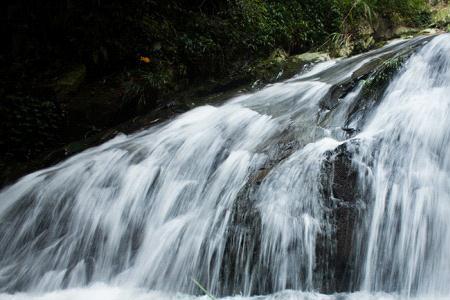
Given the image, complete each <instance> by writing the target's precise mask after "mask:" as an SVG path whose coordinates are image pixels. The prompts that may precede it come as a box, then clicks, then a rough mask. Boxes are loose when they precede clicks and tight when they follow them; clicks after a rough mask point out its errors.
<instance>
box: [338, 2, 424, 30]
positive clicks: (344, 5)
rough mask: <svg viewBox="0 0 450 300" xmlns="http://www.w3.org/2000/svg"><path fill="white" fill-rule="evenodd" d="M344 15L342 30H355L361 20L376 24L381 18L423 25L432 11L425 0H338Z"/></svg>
mask: <svg viewBox="0 0 450 300" xmlns="http://www.w3.org/2000/svg"><path fill="white" fill-rule="evenodd" d="M335 3H336V5H337V6H338V7H339V11H340V12H341V17H342V21H343V22H342V26H341V30H342V31H343V32H348V31H355V30H356V29H357V26H358V25H359V24H361V22H368V23H369V24H371V25H372V26H374V27H375V26H376V25H377V23H378V22H379V20H380V19H384V20H388V21H390V22H391V23H405V25H410V26H423V25H427V24H429V23H430V20H431V13H430V10H429V7H428V5H427V2H426V1H425V0H356V1H354V0H336V1H335Z"/></svg>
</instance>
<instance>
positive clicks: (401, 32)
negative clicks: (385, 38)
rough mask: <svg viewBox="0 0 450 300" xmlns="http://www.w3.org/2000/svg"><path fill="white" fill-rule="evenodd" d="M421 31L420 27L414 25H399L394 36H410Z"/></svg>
mask: <svg viewBox="0 0 450 300" xmlns="http://www.w3.org/2000/svg"><path fill="white" fill-rule="evenodd" d="M419 31H420V30H419V29H417V28H413V27H406V26H398V27H397V28H395V29H394V36H395V37H409V36H414V35H416V34H418V33H419Z"/></svg>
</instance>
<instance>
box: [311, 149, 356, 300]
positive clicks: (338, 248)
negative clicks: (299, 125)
mask: <svg viewBox="0 0 450 300" xmlns="http://www.w3.org/2000/svg"><path fill="white" fill-rule="evenodd" d="M357 147H358V143H357V141H350V142H348V143H345V144H342V145H341V146H339V147H338V148H336V149H335V150H334V151H330V152H329V153H328V154H327V158H326V160H325V161H324V163H323V173H322V174H323V176H322V178H321V182H322V186H323V194H324V198H325V203H326V205H327V207H328V208H329V209H330V210H331V215H330V217H331V220H332V222H333V224H334V228H335V230H334V233H333V237H332V240H334V242H335V247H334V252H333V253H332V255H331V257H328V259H329V262H328V263H331V264H333V268H332V269H333V271H334V278H333V285H331V286H330V287H331V291H337V292H344V291H350V290H351V289H352V286H350V283H351V282H352V278H353V276H355V274H354V273H355V269H356V266H355V259H354V256H355V253H353V249H354V248H355V247H354V235H355V227H356V226H357V224H359V219H360V216H361V209H362V208H363V207H364V206H363V204H362V202H361V198H362V197H361V194H360V191H359V190H358V188H357V186H358V185H357V181H358V172H357V169H356V167H355V166H354V164H353V162H352V157H353V153H355V152H354V151H356V150H357ZM318 250H319V253H318V256H319V257H320V256H323V255H324V254H323V253H320V246H319V248H318ZM330 287H329V288H330Z"/></svg>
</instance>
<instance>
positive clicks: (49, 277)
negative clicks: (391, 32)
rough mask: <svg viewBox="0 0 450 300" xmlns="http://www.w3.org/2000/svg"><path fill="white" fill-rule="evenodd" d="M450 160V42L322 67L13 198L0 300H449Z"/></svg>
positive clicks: (0, 203) (170, 125)
mask: <svg viewBox="0 0 450 300" xmlns="http://www.w3.org/2000/svg"><path fill="white" fill-rule="evenodd" d="M408 49H409V50H408ZM405 50H408V51H410V52H411V53H410V54H409V55H408V56H407V57H408V58H407V60H406V62H405V63H404V64H403V66H402V67H401V68H400V70H399V71H398V73H397V74H396V75H395V76H394V78H393V79H392V80H391V81H390V83H389V85H388V86H387V88H386V90H385V91H384V92H383V94H382V95H381V97H379V98H380V99H378V101H372V102H370V101H365V100H364V84H366V83H367V80H366V81H364V80H362V79H364V78H365V77H364V76H361V78H358V77H357V76H356V75H355V74H357V73H358V72H359V71H360V70H363V69H364V68H369V67H370V66H371V65H372V64H373V63H375V62H377V61H379V60H381V59H385V57H386V55H395V54H396V53H400V52H401V51H405ZM355 76H356V77H355ZM363 77H364V78H363ZM360 79H361V80H360ZM365 79H367V78H365ZM350 81H351V82H352V84H350V85H348V84H347V91H346V92H345V93H342V94H341V95H340V96H339V97H337V99H334V102H333V103H334V105H332V106H330V105H326V103H327V101H328V102H329V101H331V100H329V99H332V97H331V96H330V95H333V93H334V91H335V90H336V87H342V86H343V85H344V83H348V82H350ZM327 99H328V100H327ZM343 149H344V150H343ZM449 149H450V36H449V35H440V36H437V37H434V38H432V39H431V38H416V39H414V40H411V41H397V42H396V43H392V44H389V45H388V46H386V47H384V48H382V49H379V50H375V51H372V52H369V53H366V54H363V55H359V56H356V57H353V58H349V59H342V60H334V61H329V62H324V63H321V64H318V65H316V66H315V67H313V68H312V70H310V71H308V72H306V73H302V74H300V75H298V76H296V77H294V78H292V79H290V80H287V81H285V82H281V83H276V84H273V85H269V86H267V87H265V88H264V89H262V90H260V91H257V92H254V93H251V94H244V95H240V96H238V97H235V98H233V99H230V100H229V101H228V102H226V103H225V104H223V105H221V106H217V107H215V106H202V107H199V108H196V109H193V110H191V111H189V112H187V113H185V114H183V115H181V116H179V117H177V118H175V119H174V120H171V121H169V122H166V123H164V124H161V125H158V126H154V127H151V128H149V129H146V130H143V131H141V132H139V133H136V134H134V135H130V136H124V135H119V136H117V137H116V138H114V139H113V140H111V141H109V142H107V143H105V144H103V145H101V146H98V147H95V148H92V149H89V150H87V151H85V152H83V153H81V154H78V155H76V156H74V157H72V158H70V159H68V160H66V161H64V162H62V163H60V164H58V165H56V166H54V167H51V168H48V169H44V170H41V171H38V172H35V173H32V174H30V175H28V176H25V177H24V178H22V179H20V180H19V181H18V182H17V183H15V184H14V185H12V186H10V187H7V188H5V189H3V190H2V191H1V192H0V299H5V300H6V299H8V300H10V299H11V300H12V299H14V300H18V299H24V300H29V299H41V300H53V299H114V300H115V299H117V300H118V299H137V300H147V299H155V300H156V299H158V300H172V299H173V300H175V299H180V300H181V299H183V300H191V299H192V300H193V299H203V300H207V299H208V298H207V296H199V295H202V294H203V292H202V291H201V290H200V289H199V287H198V286H196V284H195V283H194V282H193V280H196V281H198V282H200V283H201V284H202V285H204V286H205V288H207V289H208V291H210V293H211V294H214V295H218V296H220V297H225V298H226V299H230V300H257V299H261V300H263V299H266V300H272V299H273V300H279V299H281V300H290V299H299V300H319V299H320V300H341V299H342V300H345V299H349V300H353V299H354V300H357V299H358V300H360V299H367V300H369V299H370V300H372V299H373V300H375V299H380V300H381V299H383V300H391V299H392V300H394V299H395V300H398V299H426V300H432V299H450V152H449ZM339 159H343V160H344V161H346V162H347V164H346V168H347V169H346V170H347V171H348V173H349V174H353V175H354V176H352V177H351V180H350V179H348V178H344V179H345V180H344V182H347V185H348V186H345V187H344V188H342V190H343V191H344V193H345V194H346V195H349V196H348V197H347V196H346V197H340V196H339V194H338V192H337V188H338V187H339V185H338V184H337V183H336V182H339V176H340V175H339V174H340V173H339V172H337V171H335V172H333V171H330V170H338V167H337V162H338V160H339ZM327 166H328V167H327ZM330 166H332V167H330ZM349 178H350V177H349ZM344 185H345V184H344ZM344 198H345V199H344ZM347 198H348V199H347ZM348 211H350V212H352V213H351V214H349V213H347V212H348ZM343 216H344V217H347V219H346V220H347V221H345V222H347V223H345V222H344V221H343V218H344V217H343ZM349 216H352V218H350V219H351V222H350V221H348V220H349ZM344 223H345V224H346V225H345V224H344ZM342 224H344V225H345V226H347V227H345V228H347V229H346V230H343V228H344V225H342ZM344 233H345V234H344ZM344 235H345V239H344V238H343V236H344ZM342 249H347V250H342ZM343 253H344V254H345V255H344V254H343Z"/></svg>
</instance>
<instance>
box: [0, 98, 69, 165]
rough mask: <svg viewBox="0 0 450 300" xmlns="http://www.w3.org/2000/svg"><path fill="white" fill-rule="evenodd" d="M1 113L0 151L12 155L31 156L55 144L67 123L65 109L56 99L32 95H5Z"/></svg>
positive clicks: (23, 157) (8, 155) (4, 154)
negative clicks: (59, 105)
mask: <svg viewBox="0 0 450 300" xmlns="http://www.w3.org/2000/svg"><path fill="white" fill-rule="evenodd" d="M0 117H1V119H2V123H1V126H0V131H1V139H0V153H1V154H2V155H1V156H2V157H5V158H6V157H8V158H10V159H11V158H13V159H30V158H33V157H35V156H36V155H38V154H39V153H41V152H42V151H44V150H46V149H50V148H52V147H55V145H58V135H59V134H60V131H61V128H62V127H63V126H64V122H63V120H64V113H63V112H62V111H61V110H60V109H59V107H58V106H57V105H56V104H55V103H54V102H53V101H46V100H42V99H38V98H33V97H29V96H9V97H6V98H3V99H2V101H1V105H0ZM30 145H32V147H30Z"/></svg>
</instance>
